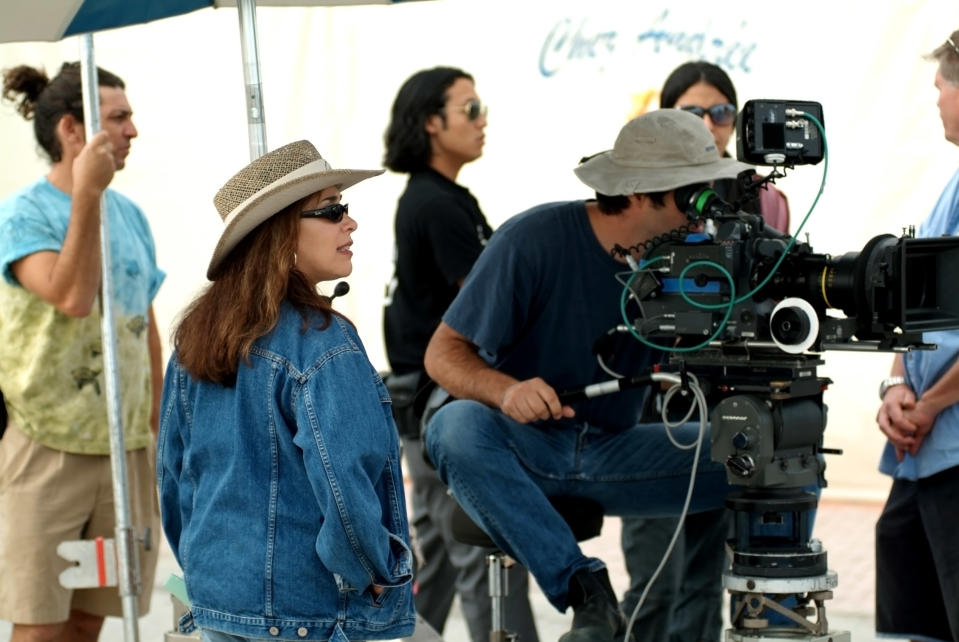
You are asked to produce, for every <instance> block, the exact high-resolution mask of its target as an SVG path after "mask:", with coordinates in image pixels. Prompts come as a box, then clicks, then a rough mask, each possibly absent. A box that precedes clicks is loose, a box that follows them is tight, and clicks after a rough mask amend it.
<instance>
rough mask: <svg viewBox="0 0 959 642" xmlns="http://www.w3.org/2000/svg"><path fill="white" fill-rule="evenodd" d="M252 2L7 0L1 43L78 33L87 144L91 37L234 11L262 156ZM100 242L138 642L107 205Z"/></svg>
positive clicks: (127, 570) (119, 529)
mask: <svg viewBox="0 0 959 642" xmlns="http://www.w3.org/2000/svg"><path fill="white" fill-rule="evenodd" d="M404 1H411V0H260V2H259V4H261V5H266V6H336V5H360V4H394V3H398V2H404ZM256 4H257V3H256V2H255V0H233V1H223V0H140V1H138V2H130V1H129V0H45V1H44V6H43V8H42V10H38V7H37V4H36V2H35V0H4V7H3V20H2V21H0V43H4V42H34V41H47V42H53V41H57V40H60V39H63V38H65V37H68V36H72V35H80V36H81V39H80V50H81V51H80V62H81V69H82V76H83V84H84V87H83V104H84V112H85V114H86V118H85V123H84V124H85V127H86V133H87V138H88V139H89V138H90V137H91V136H92V135H93V133H95V132H96V131H97V130H99V128H100V124H99V123H100V117H99V92H98V91H97V85H96V63H95V57H94V47H93V37H92V35H91V34H92V32H95V31H102V30H106V29H114V28H118V27H125V26H130V25H135V24H141V23H145V22H151V21H154V20H160V19H163V18H168V17H173V16H178V15H182V14H186V13H190V12H192V11H196V10H199V9H203V8H207V7H213V8H218V7H223V6H235V7H236V8H237V10H238V12H237V13H238V18H239V28H240V44H241V50H242V64H243V74H244V82H245V87H246V106H247V121H248V125H249V143H250V158H251V160H252V159H255V158H257V157H259V156H261V155H262V154H264V153H265V152H266V151H267V146H266V121H265V118H264V111H263V101H262V91H261V83H260V72H259V68H260V66H259V52H258V47H257V37H256ZM101 212H103V213H104V215H102V216H101V223H100V243H101V248H102V274H103V281H102V283H101V297H100V298H101V308H102V321H101V325H102V336H103V359H104V370H103V373H104V383H105V390H106V404H107V416H108V418H109V423H110V449H111V466H112V476H113V489H114V498H115V506H116V529H115V534H116V541H115V550H116V553H117V566H118V567H117V580H118V584H119V592H120V596H121V599H122V603H123V622H124V640H125V641H126V642H138V640H139V628H138V622H137V620H138V614H137V601H136V598H137V594H138V593H139V586H138V582H139V578H138V577H137V572H136V558H135V555H136V550H135V542H136V539H137V538H136V535H135V534H134V532H133V530H132V527H131V525H130V503H129V496H128V492H127V474H126V468H125V458H124V457H123V453H124V451H125V447H124V444H123V426H122V423H121V420H120V399H119V395H118V382H117V377H118V372H117V348H116V333H115V327H114V318H113V311H112V283H111V279H110V274H111V270H110V253H109V246H110V244H109V243H108V242H106V240H107V239H108V238H109V229H108V217H107V216H106V215H105V212H106V200H105V199H103V200H102V202H101Z"/></svg>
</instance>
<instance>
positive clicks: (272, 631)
mask: <svg viewBox="0 0 959 642" xmlns="http://www.w3.org/2000/svg"><path fill="white" fill-rule="evenodd" d="M279 634H280V629H278V628H276V627H275V626H271V627H270V635H279Z"/></svg>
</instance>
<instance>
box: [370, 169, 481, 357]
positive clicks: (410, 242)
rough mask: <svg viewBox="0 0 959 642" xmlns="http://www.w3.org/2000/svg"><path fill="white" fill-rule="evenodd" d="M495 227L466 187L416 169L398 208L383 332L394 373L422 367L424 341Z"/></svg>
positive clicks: (436, 173)
mask: <svg viewBox="0 0 959 642" xmlns="http://www.w3.org/2000/svg"><path fill="white" fill-rule="evenodd" d="M492 233H493V230H492V228H490V226H489V223H487V222H486V217H484V216H483V212H482V211H480V208H479V203H477V202H476V199H475V198H474V197H473V195H472V194H470V193H469V190H467V189H466V188H465V187H463V186H461V185H457V184H456V183H454V182H453V181H451V180H449V179H448V178H446V177H445V176H443V175H442V174H440V173H438V172H436V171H434V170H432V169H425V170H423V171H419V172H413V173H412V174H411V175H410V179H409V182H408V183H407V184H406V191H404V192H403V194H402V196H400V199H399V203H398V205H397V208H396V220H395V221H394V234H395V238H396V245H395V247H394V257H393V258H394V273H393V278H392V280H391V281H390V284H389V286H388V289H387V300H386V308H385V310H384V317H383V326H384V328H383V331H384V337H385V341H386V356H387V358H388V359H389V361H390V368H391V369H392V371H393V372H394V373H396V374H404V373H407V372H411V371H414V370H422V368H423V353H424V352H426V344H427V343H429V340H430V337H431V336H432V335H433V331H434V330H435V329H436V326H438V325H439V322H440V319H441V318H442V316H443V313H444V312H445V311H446V308H447V307H449V304H450V303H452V301H453V299H454V298H456V294H457V292H458V291H459V286H458V285H457V283H458V282H459V281H460V279H462V278H464V277H465V276H466V275H467V273H468V272H469V271H470V268H471V267H472V266H473V263H474V262H475V261H476V259H477V257H479V255H480V252H481V251H482V250H483V247H484V246H485V245H486V241H487V240H488V239H489V237H490V236H491V235H492Z"/></svg>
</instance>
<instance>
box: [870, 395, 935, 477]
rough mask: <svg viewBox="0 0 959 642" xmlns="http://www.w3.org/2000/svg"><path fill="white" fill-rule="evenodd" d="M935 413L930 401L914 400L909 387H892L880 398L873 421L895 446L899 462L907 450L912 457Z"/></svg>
mask: <svg viewBox="0 0 959 642" xmlns="http://www.w3.org/2000/svg"><path fill="white" fill-rule="evenodd" d="M937 414H939V413H938V412H936V411H935V409H933V408H930V407H929V404H927V403H923V401H922V400H921V399H920V400H917V399H916V394H915V393H914V392H913V391H912V390H911V389H910V388H909V387H908V386H893V387H892V388H890V389H889V390H888V391H887V392H886V395H885V397H883V400H882V405H881V406H879V412H878V413H877V414H876V423H878V424H879V430H881V431H882V433H883V434H884V435H885V436H886V438H887V439H889V442H890V443H891V444H892V445H893V447H894V448H895V450H896V459H897V460H898V461H902V459H903V457H905V454H906V453H909V454H910V455H913V456H915V455H916V454H917V453H918V452H919V448H920V447H921V446H922V442H923V441H924V440H925V438H926V435H928V434H929V431H931V430H932V426H933V423H934V422H935V420H936V415H937Z"/></svg>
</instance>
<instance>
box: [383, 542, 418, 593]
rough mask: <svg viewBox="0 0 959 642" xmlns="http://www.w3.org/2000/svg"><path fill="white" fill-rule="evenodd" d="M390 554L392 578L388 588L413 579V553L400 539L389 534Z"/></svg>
mask: <svg viewBox="0 0 959 642" xmlns="http://www.w3.org/2000/svg"><path fill="white" fill-rule="evenodd" d="M389 537H390V553H391V557H392V558H393V560H394V561H393V569H392V570H393V576H392V577H390V578H389V580H390V582H389V584H388V586H402V585H404V584H407V583H409V582H410V581H412V579H413V551H411V550H410V547H409V546H408V545H407V544H406V542H405V541H404V540H403V538H402V537H400V536H398V535H394V534H393V533H390V535H389Z"/></svg>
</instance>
